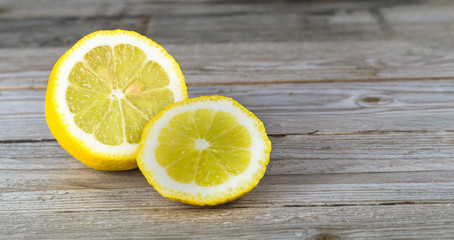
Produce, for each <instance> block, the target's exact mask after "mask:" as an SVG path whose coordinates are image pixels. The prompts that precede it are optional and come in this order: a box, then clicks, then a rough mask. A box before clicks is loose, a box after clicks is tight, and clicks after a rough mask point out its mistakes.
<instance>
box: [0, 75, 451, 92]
mask: <svg viewBox="0 0 454 240" xmlns="http://www.w3.org/2000/svg"><path fill="white" fill-rule="evenodd" d="M452 79H454V76H443V77H412V78H397V77H396V78H354V79H349V78H345V79H308V80H279V81H254V82H193V83H192V82H186V86H188V87H205V86H206V87H209V86H235V85H283V84H313V83H349V82H397V81H428V80H429V81H437V80H452ZM46 89H47V86H45V85H37V86H4V87H1V86H0V91H14V90H18V91H20V90H46Z"/></svg>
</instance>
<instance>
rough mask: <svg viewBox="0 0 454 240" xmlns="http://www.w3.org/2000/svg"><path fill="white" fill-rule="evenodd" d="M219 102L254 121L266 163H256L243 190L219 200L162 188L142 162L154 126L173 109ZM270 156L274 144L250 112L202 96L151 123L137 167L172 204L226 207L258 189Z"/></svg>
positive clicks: (224, 99) (173, 105)
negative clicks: (239, 111) (176, 202)
mask: <svg viewBox="0 0 454 240" xmlns="http://www.w3.org/2000/svg"><path fill="white" fill-rule="evenodd" d="M207 101H209V102H216V101H228V102H230V103H231V104H232V105H233V106H234V107H235V108H237V109H239V110H241V112H242V113H244V114H246V116H247V117H248V118H249V119H253V120H254V126H255V128H256V130H257V131H258V132H259V134H260V139H262V140H263V141H264V144H265V148H264V150H263V151H264V152H263V155H262V156H264V157H263V159H257V161H258V162H260V167H259V168H258V169H257V170H256V171H255V173H253V175H252V176H251V177H250V178H249V179H248V180H247V181H243V182H242V184H241V186H237V187H236V188H235V189H234V190H233V191H225V192H224V193H223V194H218V195H216V196H213V195H208V196H204V197H203V198H201V197H200V196H197V195H196V196H194V195H193V194H191V193H185V192H181V191H178V192H175V191H173V190H172V189H169V188H166V187H165V186H163V185H162V184H160V183H159V181H158V180H156V178H155V176H154V174H155V173H154V171H153V170H152V169H150V168H149V167H148V166H147V164H146V162H145V159H143V156H144V153H145V148H146V142H147V140H148V137H149V136H150V132H151V131H153V128H154V126H155V125H156V123H157V122H158V121H159V120H160V119H161V118H162V117H163V116H164V115H165V114H166V113H167V112H169V111H171V110H172V109H174V108H177V107H180V106H184V105H188V104H192V103H198V102H207ZM270 152H271V142H270V141H269V139H268V137H267V134H266V131H265V127H264V125H263V123H262V122H261V121H260V120H259V119H258V118H257V117H256V116H255V115H254V114H253V113H252V112H250V111H249V110H247V109H246V108H244V107H243V106H242V105H241V104H239V103H238V102H236V101H235V100H233V99H232V98H228V97H223V96H202V97H198V98H193V99H188V100H184V101H180V102H177V103H174V104H172V105H169V106H167V107H166V108H165V109H164V110H162V111H161V112H160V113H159V114H157V115H156V116H154V117H153V118H152V119H151V121H150V122H149V123H148V124H147V125H146V126H145V128H144V130H143V132H142V138H141V141H140V144H139V150H138V154H137V165H138V166H139V169H140V170H141V171H142V173H143V175H144V176H145V178H146V179H147V181H148V182H149V183H150V184H151V185H152V186H153V187H154V189H155V190H156V191H157V192H159V193H160V194H161V195H162V196H164V197H166V198H168V199H171V200H173V201H179V202H183V203H187V204H191V205H198V206H204V205H211V206H213V205H218V204H223V203H227V202H230V201H234V200H236V199H238V198H240V197H241V196H243V195H245V194H246V193H248V192H250V191H251V190H252V189H253V188H254V187H256V186H257V184H258V183H259V181H260V180H261V179H262V178H263V176H264V174H265V171H266V166H267V165H268V163H269V156H270Z"/></svg>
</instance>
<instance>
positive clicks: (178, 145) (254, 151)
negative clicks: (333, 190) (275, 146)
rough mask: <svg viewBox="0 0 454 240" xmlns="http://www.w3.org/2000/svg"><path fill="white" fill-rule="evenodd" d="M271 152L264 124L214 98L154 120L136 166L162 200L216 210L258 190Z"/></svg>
mask: <svg viewBox="0 0 454 240" xmlns="http://www.w3.org/2000/svg"><path fill="white" fill-rule="evenodd" d="M270 151H271V144H270V141H269V139H268V137H267V135H266V132H265V129H264V127H263V124H262V123H261V122H260V120H258V119H257V118H256V117H255V116H254V115H253V114H252V113H251V112H249V111H248V110H246V109H245V108H244V107H242V106H241V105H240V104H239V103H237V102H235V101H234V100H232V99H230V98H226V97H220V96H211V97H199V98H195V99H189V100H186V101H183V102H179V103H176V104H174V105H171V106H169V107H167V108H166V109H165V110H164V111H162V112H161V113H159V114H158V115H157V116H156V117H154V118H153V119H152V120H151V122H150V123H149V124H148V125H147V126H146V127H145V129H144V133H143V135H142V140H141V143H140V147H139V152H138V157H137V160H138V165H139V168H140V169H141V170H142V172H143V173H144V175H145V177H146V178H147V179H148V181H149V182H150V183H151V184H152V185H153V186H154V187H155V189H156V190H157V191H158V192H160V193H161V194H162V195H163V196H165V197H168V198H170V199H172V200H177V201H181V202H185V203H189V204H194V205H217V204H221V203H225V202H228V201H232V200H235V199H237V198H238V197H240V196H242V195H244V194H245V193H247V192H249V191H250V190H251V189H252V188H254V187H255V186H256V185H257V184H258V182H259V180H260V179H261V178H262V177H263V174H264V172H265V169H266V165H267V164H268V161H269V153H270Z"/></svg>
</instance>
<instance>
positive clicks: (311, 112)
mask: <svg viewBox="0 0 454 240" xmlns="http://www.w3.org/2000/svg"><path fill="white" fill-rule="evenodd" d="M329 86H330V87H329V88H327V87H326V84H325V83H307V84H267V85H257V84H251V85H239V86H235V85H227V86H226V85H219V86H218V85H215V86H192V87H189V89H188V92H189V96H190V97H198V96H203V95H223V96H228V97H232V98H234V99H236V100H237V101H239V102H240V103H241V104H243V105H244V106H246V107H247V108H248V109H249V110H251V111H252V112H253V113H255V114H256V115H257V116H258V117H259V118H260V119H261V120H262V121H263V122H264V124H265V127H266V129H267V132H268V133H269V134H274V135H276V134H278V135H279V134H308V133H312V132H315V131H318V132H317V133H316V134H336V133H338V134H353V133H357V132H359V133H365V132H372V133H373V132H377V133H379V132H389V131H400V132H410V131H416V132H427V133H430V132H446V134H448V133H449V132H451V131H452V130H454V128H453V124H452V121H453V116H454V115H453V110H452V106H453V105H452V102H453V100H454V95H453V94H452V93H453V92H454V83H453V82H452V81H451V80H437V81H434V80H432V81H430V80H427V81H390V82H355V83H349V82H347V83H343V82H340V83H330V84H329ZM44 100H45V90H44V89H43V90H41V89H37V90H0V123H2V124H0V129H1V130H2V131H0V140H24V139H29V140H40V139H52V138H53V137H52V135H51V134H50V132H49V130H48V129H47V125H46V122H45V118H44Z"/></svg>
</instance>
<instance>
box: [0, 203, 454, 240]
mask: <svg viewBox="0 0 454 240" xmlns="http://www.w3.org/2000/svg"><path fill="white" fill-rule="evenodd" d="M48 201H53V200H47V199H43V200H41V201H40V202H39V204H42V203H45V202H48ZM129 201H130V202H133V201H134V200H133V199H132V198H129ZM89 203H90V202H86V203H85V204H86V205H87V206H89V205H90V204H89ZM453 217H454V211H453V209H452V207H451V204H430V205H395V206H393V205H390V206H342V207H341V206H340V207H274V208H259V209H256V208H253V209H250V208H233V209H232V208H219V209H216V208H215V209H205V210H203V211H201V209H162V208H158V209H156V208H150V207H148V206H147V203H144V205H143V206H141V207H140V208H129V209H126V210H115V211H110V210H106V209H105V208H104V209H100V210H95V211H91V210H88V209H80V210H79V209H72V208H68V209H67V210H50V211H39V212H35V211H31V212H29V211H19V212H16V213H15V212H10V213H7V214H2V215H0V220H1V221H2V222H3V223H4V224H2V226H1V227H0V229H1V230H2V231H1V237H4V238H37V237H38V238H58V239H62V238H64V239H75V238H105V239H118V238H141V239H142V238H144V239H148V238H184V239H187V238H193V239H200V238H210V239H211V238H225V237H229V238H236V239H237V238H240V239H250V238H262V237H264V236H266V237H267V238H272V239H295V238H302V239H314V240H319V239H328V238H329V239H433V238H436V239H450V238H451V237H452V236H453V235H454V230H453V229H454V227H453V226H454V225H453V224H452V221H451V219H453ZM106 219H108V220H106ZM131 219H136V220H138V221H134V223H132V222H131ZM251 222H253V223H251ZM175 223H178V228H177V229H175ZM80 229H83V231H81V230H80Z"/></svg>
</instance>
